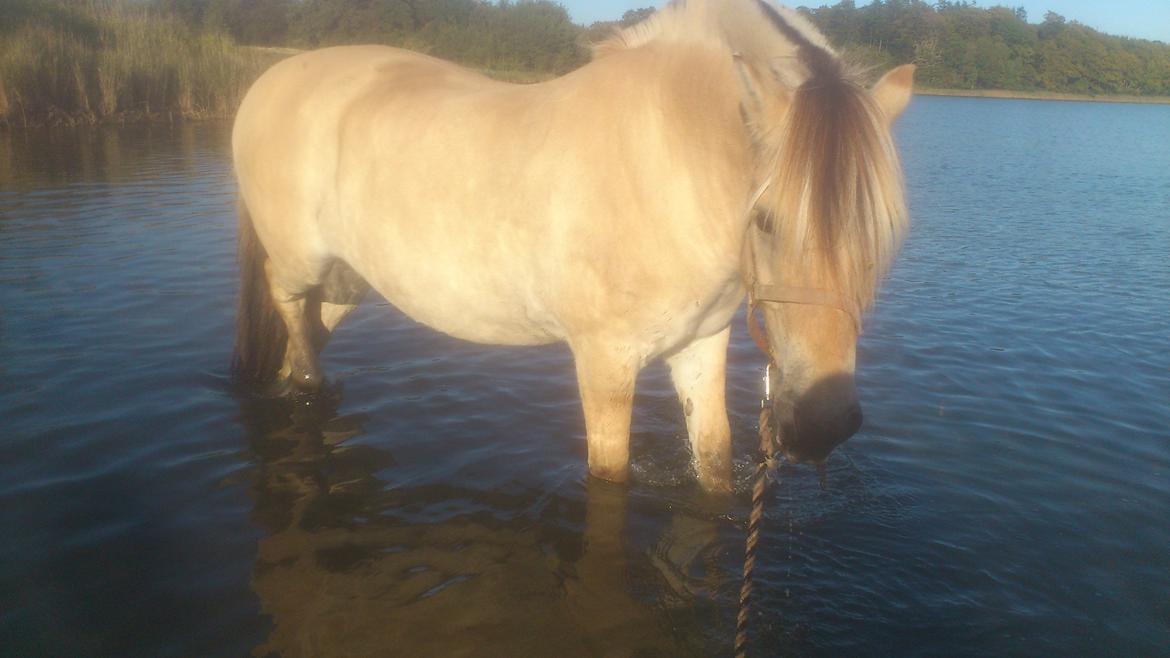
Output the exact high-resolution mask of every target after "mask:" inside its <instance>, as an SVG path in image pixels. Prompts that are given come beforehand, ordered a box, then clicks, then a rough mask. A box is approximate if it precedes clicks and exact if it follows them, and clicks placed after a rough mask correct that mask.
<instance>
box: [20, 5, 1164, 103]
mask: <svg viewBox="0 0 1170 658" xmlns="http://www.w3.org/2000/svg"><path fill="white" fill-rule="evenodd" d="M800 11H802V12H804V13H805V14H806V15H807V16H809V17H810V18H811V19H812V20H813V22H815V23H816V24H817V25H818V26H819V27H820V28H821V29H822V30H823V31H824V32H825V33H826V35H828V36H829V38H830V40H831V41H833V42H834V43H835V44H837V45H838V46H839V47H841V49H842V50H844V51H845V52H846V53H847V56H848V57H851V58H853V59H856V60H859V61H860V62H862V63H864V64H868V65H871V66H873V67H874V68H875V69H877V70H884V69H886V68H888V67H890V66H892V65H894V64H900V63H905V62H913V63H915V64H917V65H918V67H919V74H918V80H919V82H920V83H921V84H922V85H925V86H929V87H935V88H942V89H1007V90H1021V91H1031V90H1039V91H1051V92H1065V93H1079V94H1095V95H1108V94H1131V95H1139V96H1170V45H1167V44H1165V43H1161V42H1156V41H1147V40H1141V39H1130V38H1125V37H1116V36H1110V35H1106V34H1103V33H1101V32H1098V31H1097V30H1094V29H1092V28H1090V27H1088V26H1085V25H1082V24H1080V23H1077V22H1076V21H1069V20H1066V19H1065V18H1063V17H1062V16H1060V15H1058V14H1055V13H1052V12H1048V13H1047V14H1045V16H1044V17H1043V20H1042V22H1040V23H1035V24H1034V23H1029V22H1028V16H1027V14H1026V12H1025V11H1024V10H1023V9H1022V8H1018V7H1017V8H1010V7H988V8H983V7H977V6H975V4H974V3H970V2H966V1H965V0H938V1H937V2H934V3H933V4H931V3H927V2H925V1H924V0H872V1H871V2H870V3H869V4H866V5H864V6H858V5H857V4H855V2H854V1H853V0H842V1H841V2H838V3H837V4H836V5H833V6H826V7H820V8H815V9H808V8H801V9H800ZM652 13H653V9H651V8H643V9H636V10H632V11H628V12H626V13H625V15H623V16H622V17H621V19H619V20H615V21H609V22H602V23H594V24H593V25H591V26H588V27H584V26H580V25H576V24H574V23H573V22H572V20H571V18H570V16H569V14H568V12H567V11H566V10H565V9H564V7H563V6H561V5H560V4H558V3H556V2H554V1H552V0H498V1H491V0H0V124H4V123H10V124H11V123H17V124H21V123H24V124H28V123H35V122H42V123H43V122H46V121H49V122H62V121H100V120H108V119H111V118H113V119H124V118H128V117H133V116H136V115H141V116H158V115H160V114H165V115H168V116H176V115H177V116H182V117H201V116H227V115H230V113H231V111H232V109H233V108H234V106H235V103H236V102H238V99H239V97H240V95H241V94H242V93H243V90H244V89H246V88H247V85H248V83H249V82H250V81H251V80H252V79H254V78H255V76H256V75H257V74H258V72H259V71H260V70H262V69H263V68H264V67H265V66H266V65H267V64H269V63H271V61H273V60H274V59H275V58H276V57H278V56H279V55H275V54H271V53H268V54H265V53H264V52H263V51H260V50H258V49H255V48H242V47H240V46H241V45H246V46H288V47H293V48H317V47H322V46H328V45H339V44H352V43H383V44H388V45H394V46H400V47H404V48H409V49H412V50H417V51H421V52H425V53H428V54H431V55H435V56H437V57H442V58H445V59H451V60H455V61H458V62H460V63H463V64H465V65H467V66H471V67H474V68H478V69H481V70H485V71H487V72H488V73H489V74H493V75H503V76H504V77H510V78H511V79H528V80H531V79H539V78H543V77H550V76H553V75H557V74H561V73H564V72H567V71H569V70H572V69H574V68H576V67H578V66H581V65H583V64H584V63H586V62H588V61H589V57H590V51H589V46H590V44H592V43H596V42H599V41H601V40H603V39H605V38H606V37H607V36H609V35H610V34H611V33H612V32H613V30H614V29H615V28H619V27H623V26H627V25H632V24H634V23H637V22H638V21H640V20H643V19H645V18H646V17H647V16H649V15H650V14H652ZM511 73H519V75H516V76H510V75H509V74H511ZM45 117H49V118H48V119H45ZM53 117H57V118H58V119H60V120H58V119H54V118H53Z"/></svg>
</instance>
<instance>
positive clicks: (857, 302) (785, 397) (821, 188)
mask: <svg viewBox="0 0 1170 658" xmlns="http://www.w3.org/2000/svg"><path fill="white" fill-rule="evenodd" d="M825 66H826V68H825V70H823V71H818V70H817V69H816V66H813V67H811V68H812V69H813V70H814V75H813V76H812V77H810V78H809V79H808V80H806V81H805V82H804V83H803V84H802V85H801V86H800V87H798V88H797V89H796V90H794V91H793V90H789V91H787V92H785V91H783V90H778V91H776V92H775V94H776V95H775V96H774V97H773V102H774V103H775V104H776V105H781V106H783V107H781V108H780V111H779V112H777V114H779V116H780V117H781V119H780V121H779V127H778V129H777V130H775V132H769V133H764V134H763V135H760V136H758V139H759V140H760V142H761V143H762V148H760V149H759V152H760V153H761V154H762V155H763V157H762V158H761V160H760V161H759V162H758V166H759V167H760V171H761V174H760V178H761V180H762V183H761V192H760V193H759V194H758V196H757V198H756V200H755V203H754V204H753V206H752V215H751V221H750V223H749V225H748V229H747V233H748V236H747V247H746V249H747V252H748V256H747V258H748V260H749V262H750V266H749V267H750V270H749V276H748V278H749V280H750V282H751V286H750V290H749V294H750V295H751V298H752V301H753V304H754V307H755V310H756V313H758V314H759V315H761V316H762V318H763V322H764V326H765V327H766V332H765V333H766V339H764V340H763V342H765V343H766V347H767V351H768V352H770V354H771V356H772V358H773V359H774V361H775V364H776V365H775V367H773V368H772V371H771V375H770V376H771V378H772V381H771V382H770V384H771V390H772V400H773V405H774V406H773V417H774V420H775V422H776V424H777V429H778V430H779V434H780V444H781V447H782V449H783V451H784V452H785V454H786V455H787V456H788V457H789V458H790V459H792V460H794V461H808V462H816V463H819V462H822V461H824V459H825V458H826V457H828V455H829V453H830V452H832V450H833V448H834V447H836V446H837V445H839V444H840V443H842V442H843V441H845V440H846V439H848V438H849V437H850V436H852V435H853V434H854V433H855V432H857V430H858V428H860V427H861V419H862V415H861V405H860V404H859V402H858V397H857V389H856V387H855V385H854V367H855V365H856V353H857V338H858V335H859V333H860V330H861V323H860V317H861V314H862V312H863V311H864V310H865V309H866V307H867V306H868V305H869V304H870V303H871V302H872V301H873V298H874V295H875V293H876V290H877V286H878V283H879V281H880V279H881V277H882V275H883V274H884V272H885V271H886V270H887V269H888V268H889V266H890V264H891V262H892V260H893V257H894V254H895V253H896V251H897V247H898V244H899V242H900V240H901V235H902V233H903V229H904V226H905V222H906V212H905V206H904V201H903V194H902V186H901V172H900V166H899V164H898V159H897V156H896V154H895V152H894V147H893V140H892V139H891V136H890V125H891V123H892V122H893V120H894V118H895V117H896V116H897V115H898V114H899V113H900V112H901V111H902V110H903V109H904V108H905V106H906V104H907V102H908V101H909V99H910V95H911V85H912V80H913V67H909V66H907V67H900V68H898V69H895V70H894V71H891V72H890V73H888V74H887V75H886V76H885V77H883V78H882V79H881V81H879V82H878V83H877V85H875V86H874V87H873V88H872V89H868V90H867V89H865V88H864V87H861V86H859V85H857V84H856V83H855V82H854V81H853V80H852V79H850V78H849V77H847V74H846V73H845V72H843V70H842V69H841V68H840V67H836V66H833V67H830V66H829V65H825ZM750 83H751V80H750V79H749V84H750ZM753 92H755V93H757V94H760V95H761V96H762V95H765V94H767V93H768V92H767V91H764V90H759V89H755V90H753ZM777 99H778V100H777ZM774 116H775V115H774ZM769 137H771V139H772V140H773V143H772V144H769V143H768V141H767V140H768V138H769ZM761 338H762V337H761Z"/></svg>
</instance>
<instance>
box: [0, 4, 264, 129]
mask: <svg viewBox="0 0 1170 658" xmlns="http://www.w3.org/2000/svg"><path fill="white" fill-rule="evenodd" d="M0 14H2V15H4V17H5V19H6V20H5V24H4V25H3V27H0V124H6V125H13V126H24V125H38V124H74V123H95V122H101V121H125V120H143V119H160V118H161V119H168V118H170V119H173V118H185V119H192V118H209V117H226V116H229V115H230V114H231V113H232V112H233V111H234V110H235V106H236V105H237V103H238V102H239V99H240V97H241V95H242V94H243V93H244V91H246V90H247V87H248V85H249V84H250V83H251V82H252V80H253V79H255V77H256V75H257V74H258V73H259V71H260V70H262V69H263V67H264V66H265V65H266V64H268V63H270V62H271V61H273V58H272V57H271V56H265V54H263V53H257V52H253V51H249V50H247V49H242V48H239V47H237V46H236V45H235V44H234V43H233V42H232V40H231V39H230V38H229V37H227V36H226V35H225V34H223V33H221V32H216V31H210V30H196V29H193V28H191V27H189V26H187V25H185V24H183V23H182V22H181V21H179V20H177V19H176V18H174V17H171V16H165V15H161V14H158V13H152V12H149V11H147V10H145V9H143V7H142V5H133V4H129V3H122V2H113V1H112V2H97V1H95V2H70V3H52V2H44V1H38V0H0Z"/></svg>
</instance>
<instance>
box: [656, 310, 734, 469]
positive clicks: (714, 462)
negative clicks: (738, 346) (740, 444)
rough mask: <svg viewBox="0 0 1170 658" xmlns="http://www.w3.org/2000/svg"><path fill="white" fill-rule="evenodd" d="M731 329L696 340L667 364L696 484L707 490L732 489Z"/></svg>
mask: <svg viewBox="0 0 1170 658" xmlns="http://www.w3.org/2000/svg"><path fill="white" fill-rule="evenodd" d="M730 335H731V327H727V328H726V329H724V330H723V331H721V332H719V333H717V334H714V335H712V336H708V337H706V338H700V339H698V340H695V341H694V342H692V343H691V344H690V345H687V346H686V347H685V348H683V350H682V351H680V352H677V353H675V354H674V355H673V356H671V357H670V358H669V359H667V363H668V364H669V365H670V377H671V379H672V380H674V388H675V390H676V391H677V392H678V399H679V402H681V403H682V406H683V414H684V415H685V416H686V421H687V436H688V437H690V440H691V455H692V458H693V459H694V463H695V472H696V473H697V474H698V477H699V483H700V484H701V485H703V488H704V489H706V490H708V491H728V490H730V488H731V426H730V424H729V423H728V422H727V401H726V397H727V394H726V387H727V383H726V379H727V339H728V336H730Z"/></svg>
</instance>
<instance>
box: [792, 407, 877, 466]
mask: <svg viewBox="0 0 1170 658" xmlns="http://www.w3.org/2000/svg"><path fill="white" fill-rule="evenodd" d="M794 416H795V417H794V418H793V420H794V421H795V422H794V423H793V424H792V425H793V427H792V431H791V432H787V433H782V434H781V437H780V446H781V448H782V449H783V450H784V454H785V456H787V457H788V459H789V461H793V462H799V463H813V464H820V463H822V462H824V461H825V460H826V459H828V457H829V453H831V452H833V449H834V448H836V447H837V446H839V445H841V444H842V443H844V442H845V441H846V440H847V439H848V438H849V437H851V436H853V435H854V434H856V433H857V430H859V429H861V420H862V416H861V405H858V404H853V405H852V406H851V407H849V408H847V409H845V410H842V411H840V412H838V413H837V414H836V415H833V416H826V415H824V414H820V415H816V416H813V415H811V414H802V413H800V411H799V410H797V411H796V413H795V414H794Z"/></svg>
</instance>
